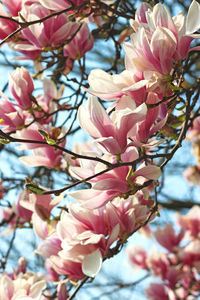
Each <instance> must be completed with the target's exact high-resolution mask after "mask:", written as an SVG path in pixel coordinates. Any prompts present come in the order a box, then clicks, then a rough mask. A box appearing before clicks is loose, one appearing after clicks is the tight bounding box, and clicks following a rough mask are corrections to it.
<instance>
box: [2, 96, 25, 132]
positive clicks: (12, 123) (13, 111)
mask: <svg viewBox="0 0 200 300" xmlns="http://www.w3.org/2000/svg"><path fill="white" fill-rule="evenodd" d="M1 96H3V97H4V95H3V94H2V95H1ZM0 101H1V109H0V119H1V120H3V121H2V122H1V123H0V126H3V127H4V128H3V131H4V132H6V133H7V132H12V131H16V129H21V128H23V127H24V124H25V120H26V117H27V114H24V112H23V111H22V110H21V109H20V108H15V106H14V105H13V104H12V102H11V101H10V100H9V99H8V98H6V97H4V99H0Z"/></svg>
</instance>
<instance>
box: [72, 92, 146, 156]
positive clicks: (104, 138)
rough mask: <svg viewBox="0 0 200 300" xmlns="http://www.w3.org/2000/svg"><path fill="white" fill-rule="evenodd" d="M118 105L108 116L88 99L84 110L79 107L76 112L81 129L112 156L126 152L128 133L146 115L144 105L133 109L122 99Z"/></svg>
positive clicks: (127, 101)
mask: <svg viewBox="0 0 200 300" xmlns="http://www.w3.org/2000/svg"><path fill="white" fill-rule="evenodd" d="M120 103H121V105H120V109H116V111H114V112H113V113H112V114H111V116H109V115H108V114H107V112H106V111H105V109H104V108H103V107H102V106H101V105H100V103H99V102H98V100H97V99H96V98H94V97H90V98H89V99H88V101H87V107H86V109H85V108H84V107H83V106H81V107H80V108H79V111H78V118H79V123H80V125H81V127H82V128H83V129H84V130H85V131H86V132H87V133H88V134H89V135H90V136H92V137H93V138H94V139H95V141H96V142H97V143H98V144H99V145H101V149H102V150H103V151H105V152H109V153H112V154H120V153H123V152H124V151H125V150H126V147H127V145H128V140H127V139H128V137H129V136H130V132H133V131H134V129H135V130H136V126H137V123H138V122H140V121H142V120H144V118H145V115H146V106H145V104H142V105H141V106H139V107H138V108H135V105H134V102H133V101H132V100H131V99H130V98H127V99H126V100H125V99H122V100H121V102H120ZM117 108H118V107H117Z"/></svg>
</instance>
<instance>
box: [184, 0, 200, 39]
mask: <svg viewBox="0 0 200 300" xmlns="http://www.w3.org/2000/svg"><path fill="white" fill-rule="evenodd" d="M199 28H200V4H199V3H198V2H197V1H195V0H193V1H192V4H191V5H190V7H189V11H188V15H187V18H186V34H187V35H190V34H192V33H194V32H195V31H197V30H199Z"/></svg>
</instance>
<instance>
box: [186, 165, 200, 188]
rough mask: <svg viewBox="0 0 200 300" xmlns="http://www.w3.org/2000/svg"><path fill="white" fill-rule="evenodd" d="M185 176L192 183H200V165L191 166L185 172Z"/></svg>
mask: <svg viewBox="0 0 200 300" xmlns="http://www.w3.org/2000/svg"><path fill="white" fill-rule="evenodd" d="M183 176H184V177H185V179H186V180H187V181H188V182H189V184H190V185H200V168H199V166H189V167H188V168H187V169H186V170H185V171H184V172H183Z"/></svg>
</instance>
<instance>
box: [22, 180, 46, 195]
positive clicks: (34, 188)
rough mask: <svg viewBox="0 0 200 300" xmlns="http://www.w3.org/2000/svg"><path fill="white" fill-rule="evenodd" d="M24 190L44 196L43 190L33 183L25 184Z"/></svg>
mask: <svg viewBox="0 0 200 300" xmlns="http://www.w3.org/2000/svg"><path fill="white" fill-rule="evenodd" d="M26 189H27V190H29V191H31V192H33V193H35V194H37V195H43V194H44V192H45V191H44V190H43V189H41V188H40V187H38V185H37V184H33V183H27V184H26Z"/></svg>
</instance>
